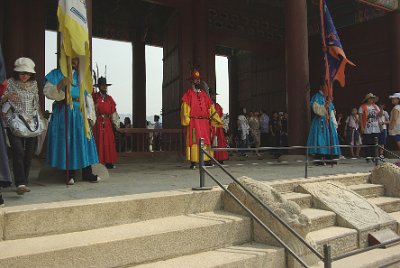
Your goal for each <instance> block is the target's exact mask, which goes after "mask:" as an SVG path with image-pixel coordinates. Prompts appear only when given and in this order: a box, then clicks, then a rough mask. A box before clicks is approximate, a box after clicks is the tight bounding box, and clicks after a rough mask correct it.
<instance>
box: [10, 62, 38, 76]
mask: <svg viewBox="0 0 400 268" xmlns="http://www.w3.org/2000/svg"><path fill="white" fill-rule="evenodd" d="M14 71H16V72H19V73H22V72H26V73H31V74H34V73H36V72H35V63H34V62H33V60H31V59H30V58H19V59H17V60H16V61H15V63H14Z"/></svg>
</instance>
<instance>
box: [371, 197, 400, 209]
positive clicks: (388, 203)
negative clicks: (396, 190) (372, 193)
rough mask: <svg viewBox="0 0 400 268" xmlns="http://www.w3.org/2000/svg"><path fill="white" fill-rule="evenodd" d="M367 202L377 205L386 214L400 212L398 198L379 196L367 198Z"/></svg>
mask: <svg viewBox="0 0 400 268" xmlns="http://www.w3.org/2000/svg"><path fill="white" fill-rule="evenodd" d="M368 201H370V202H371V203H373V204H375V205H377V206H378V207H380V208H381V209H383V210H384V211H386V212H387V213H391V212H397V211H400V198H396V197H386V196H381V197H375V198H369V199H368Z"/></svg>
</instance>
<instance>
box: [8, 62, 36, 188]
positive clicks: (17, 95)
mask: <svg viewBox="0 0 400 268" xmlns="http://www.w3.org/2000/svg"><path fill="white" fill-rule="evenodd" d="M35 73H36V72H35V63H34V62H33V61H32V60H31V59H29V58H19V59H17V60H16V61H15V63H14V73H13V77H11V78H10V79H8V80H7V88H6V91H5V93H4V95H3V98H2V102H3V104H4V103H5V100H6V99H8V101H7V103H6V104H4V106H3V108H2V112H3V113H5V126H6V128H7V135H8V140H9V142H10V145H11V153H12V164H13V165H12V166H13V173H14V182H15V186H16V187H17V194H18V195H23V194H24V193H26V192H30V189H29V187H28V178H29V171H30V168H31V162H32V158H33V154H34V152H35V148H36V143H37V137H29V138H28V137H21V136H17V135H16V134H13V132H12V131H11V129H10V128H9V121H10V120H11V119H12V117H13V113H14V112H17V113H23V114H24V115H26V116H27V117H29V118H33V117H34V115H35V113H39V112H40V108H39V94H38V86H37V82H36V80H35ZM5 107H7V108H5Z"/></svg>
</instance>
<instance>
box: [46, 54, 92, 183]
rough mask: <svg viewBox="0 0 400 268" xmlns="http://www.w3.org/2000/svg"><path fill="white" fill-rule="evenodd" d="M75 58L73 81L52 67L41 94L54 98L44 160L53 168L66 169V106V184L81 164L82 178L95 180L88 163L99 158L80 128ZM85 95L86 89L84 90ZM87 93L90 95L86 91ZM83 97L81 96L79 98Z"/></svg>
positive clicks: (76, 62) (72, 178)
mask: <svg viewBox="0 0 400 268" xmlns="http://www.w3.org/2000/svg"><path fill="white" fill-rule="evenodd" d="M78 66H79V59H78V58H74V59H72V68H73V81H70V79H69V78H66V77H64V75H63V74H62V72H61V70H59V69H55V70H53V71H51V72H50V73H49V74H47V75H46V77H45V81H44V84H45V86H44V95H45V96H46V97H47V98H49V99H51V100H55V101H54V103H53V112H52V115H51V118H50V122H49V126H48V131H47V133H48V149H47V150H48V151H47V163H48V164H49V165H50V166H52V167H55V168H59V169H63V170H66V169H67V165H66V145H65V144H66V139H65V135H66V129H65V128H66V124H65V119H66V117H65V109H66V107H67V109H68V115H67V116H68V131H67V132H68V134H67V135H68V169H69V170H70V173H69V175H70V176H69V179H68V181H67V184H68V185H73V184H74V183H75V171H76V170H78V169H81V168H82V179H83V180H86V181H90V182H98V181H99V178H98V177H97V176H96V175H93V173H92V168H91V165H92V164H96V163H98V162H99V160H98V155H97V150H96V143H95V141H94V138H93V134H92V132H90V139H88V138H87V137H86V134H85V131H84V122H83V120H84V119H83V116H82V113H81V111H80V109H79V106H80V105H79V91H80V90H79V76H78ZM68 83H71V96H72V101H73V106H72V108H70V105H69V104H68V105H66V102H65V87H66V85H67V84H68ZM85 95H87V92H85ZM89 96H90V95H89ZM82 101H84V100H82Z"/></svg>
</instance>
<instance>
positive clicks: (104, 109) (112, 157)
mask: <svg viewBox="0 0 400 268" xmlns="http://www.w3.org/2000/svg"><path fill="white" fill-rule="evenodd" d="M93 101H94V105H95V106H96V116H97V117H96V124H95V125H94V127H93V135H94V139H95V140H96V145H97V152H98V154H99V161H100V163H102V164H112V163H115V162H116V161H117V158H118V156H117V151H116V149H115V139H114V130H113V128H112V123H111V115H112V114H113V113H114V112H115V111H116V108H115V106H116V104H115V102H114V100H113V98H112V97H111V96H109V95H106V97H105V98H104V99H103V97H102V95H101V93H100V92H96V93H94V94H93Z"/></svg>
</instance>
